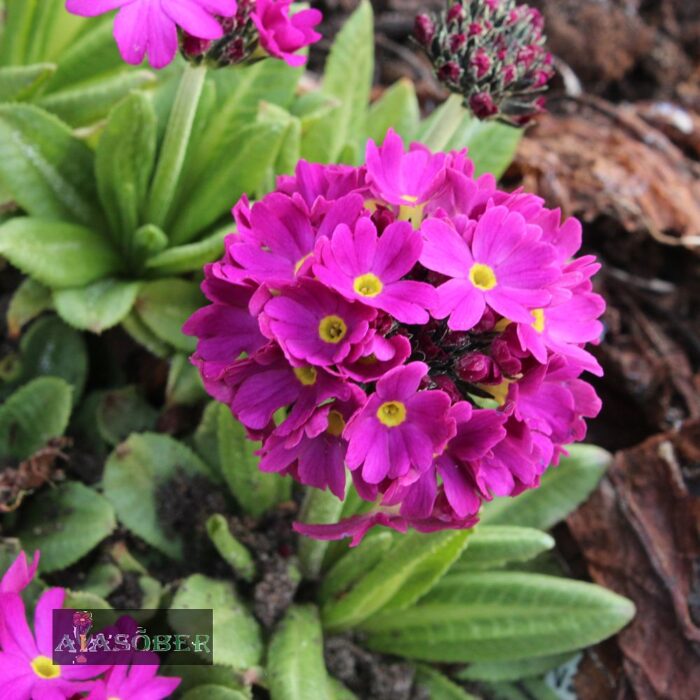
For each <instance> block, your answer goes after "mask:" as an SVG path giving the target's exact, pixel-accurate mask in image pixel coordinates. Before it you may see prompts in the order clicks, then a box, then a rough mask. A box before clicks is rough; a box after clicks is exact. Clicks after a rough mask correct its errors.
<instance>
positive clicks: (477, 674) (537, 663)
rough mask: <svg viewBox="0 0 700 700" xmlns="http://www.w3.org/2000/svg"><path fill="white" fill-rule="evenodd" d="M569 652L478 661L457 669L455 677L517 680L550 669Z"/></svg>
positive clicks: (539, 674) (565, 660) (534, 676)
mask: <svg viewBox="0 0 700 700" xmlns="http://www.w3.org/2000/svg"><path fill="white" fill-rule="evenodd" d="M569 659H571V654H570V653H568V654H555V655H554V656H538V657H537V658H534V659H521V660H520V661H515V660H514V659H508V661H479V662H477V663H475V664H469V666H467V668H465V669H464V670H462V671H458V672H457V674H456V677H457V678H460V679H462V680H465V681H483V682H489V683H490V682H498V681H519V680H521V679H523V678H536V677H537V676H541V675H543V674H544V673H547V672H548V671H551V670H552V669H555V668H558V667H559V666H561V665H563V664H564V663H566V662H567V661H568V660H569Z"/></svg>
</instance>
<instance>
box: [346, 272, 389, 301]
mask: <svg viewBox="0 0 700 700" xmlns="http://www.w3.org/2000/svg"><path fill="white" fill-rule="evenodd" d="M352 288H353V289H354V290H355V291H356V292H357V293H358V294H359V295H361V296H363V297H376V296H377V294H380V293H381V291H382V289H383V288H384V285H383V284H382V281H381V280H380V279H379V277H377V275H375V274H372V273H371V272H368V273H367V274H366V275H360V276H359V277H355V281H354V282H353V284H352Z"/></svg>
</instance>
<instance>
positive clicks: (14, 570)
mask: <svg viewBox="0 0 700 700" xmlns="http://www.w3.org/2000/svg"><path fill="white" fill-rule="evenodd" d="M38 566H39V551H38V550H37V551H36V552H34V557H33V558H32V562H31V564H30V563H28V562H27V555H26V554H25V553H24V552H20V553H19V555H18V556H17V558H16V559H15V560H14V561H13V562H12V564H11V565H10V568H9V569H8V570H7V571H6V572H5V573H4V575H3V577H2V579H0V593H19V592H20V591H23V590H24V589H25V588H26V587H27V586H28V585H29V583H30V582H31V580H32V579H33V578H34V575H35V574H36V570H37V567H38Z"/></svg>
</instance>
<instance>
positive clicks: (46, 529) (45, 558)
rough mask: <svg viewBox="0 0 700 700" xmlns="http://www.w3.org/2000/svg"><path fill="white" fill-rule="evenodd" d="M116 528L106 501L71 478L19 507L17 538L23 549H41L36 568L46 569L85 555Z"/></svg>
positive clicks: (46, 570) (58, 566)
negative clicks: (19, 516) (20, 512)
mask: <svg viewBox="0 0 700 700" xmlns="http://www.w3.org/2000/svg"><path fill="white" fill-rule="evenodd" d="M115 527H116V521H115V519H114V511H113V509H112V506H111V505H110V504H109V502H108V501H107V500H106V499H105V498H104V497H103V496H101V495H100V494H99V493H97V491H95V490H94V489H90V488H88V487H87V486H84V485H83V484H81V483H79V482H77V481H71V482H68V483H65V484H61V485H60V486H57V487H56V488H54V489H49V490H47V491H43V492H42V493H40V494H39V495H37V496H35V497H34V498H33V499H32V500H31V501H29V502H28V503H27V505H25V506H24V507H23V508H22V518H21V522H20V527H19V538H20V540H21V541H22V545H23V546H24V547H25V548H26V549H28V550H32V551H33V550H34V549H40V550H41V560H40V562H39V571H42V572H49V571H56V570H58V569H64V568H65V567H67V566H70V565H71V564H73V563H75V562H76V561H78V559H80V558H81V557H84V556H85V555H86V554H87V553H88V552H89V551H91V550H92V549H93V548H94V547H96V546H97V545H98V544H99V543H100V542H101V541H102V540H103V539H104V538H105V537H107V536H108V535H109V534H111V532H112V531H113V530H114V528H115Z"/></svg>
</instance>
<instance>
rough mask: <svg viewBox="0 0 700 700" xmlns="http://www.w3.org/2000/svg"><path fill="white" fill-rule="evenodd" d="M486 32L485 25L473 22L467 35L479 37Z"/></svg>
mask: <svg viewBox="0 0 700 700" xmlns="http://www.w3.org/2000/svg"><path fill="white" fill-rule="evenodd" d="M483 31H484V27H483V25H481V24H479V23H478V22H472V23H471V24H470V25H469V28H468V29H467V34H468V35H469V36H479V35H480V34H481V33H482V32H483Z"/></svg>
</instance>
